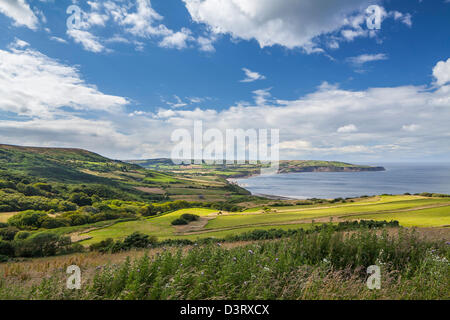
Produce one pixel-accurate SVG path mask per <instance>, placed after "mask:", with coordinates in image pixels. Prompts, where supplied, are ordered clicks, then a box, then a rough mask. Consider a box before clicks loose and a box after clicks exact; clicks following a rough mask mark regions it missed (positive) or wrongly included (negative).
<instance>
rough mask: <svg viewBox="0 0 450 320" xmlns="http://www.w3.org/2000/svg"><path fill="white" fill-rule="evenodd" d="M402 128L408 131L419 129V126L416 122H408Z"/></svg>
mask: <svg viewBox="0 0 450 320" xmlns="http://www.w3.org/2000/svg"><path fill="white" fill-rule="evenodd" d="M402 129H403V130H405V131H409V132H414V131H417V130H419V129H420V126H419V125H417V124H409V125H404V126H402Z"/></svg>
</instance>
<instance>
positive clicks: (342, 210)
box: [84, 196, 450, 244]
mask: <svg viewBox="0 0 450 320" xmlns="http://www.w3.org/2000/svg"><path fill="white" fill-rule="evenodd" d="M267 208H268V209H267ZM427 208H428V209H427ZM184 213H193V214H197V215H199V216H201V219H202V220H203V221H204V224H203V225H200V226H198V227H196V228H193V229H191V230H187V231H183V230H180V229H179V228H178V229H177V227H174V226H171V225H170V223H171V221H173V220H174V219H176V218H179V217H180V216H181V215H182V214H184ZM359 219H364V220H381V221H383V220H386V221H391V220H398V221H399V222H400V224H401V225H404V226H406V227H410V226H420V227H422V226H423V227H443V226H450V198H426V197H422V196H380V197H374V198H365V199H359V200H358V201H355V202H352V203H344V204H342V203H341V204H334V205H330V204H323V205H316V206H309V207H306V208H305V206H301V205H298V206H295V205H294V206H286V207H264V208H261V207H256V208H253V209H249V210H246V211H244V212H237V213H232V212H220V213H219V211H217V210H213V209H203V208H190V209H182V210H177V211H175V212H172V213H169V214H165V215H162V216H160V217H151V218H147V219H143V220H139V221H130V222H123V223H118V224H115V225H113V226H111V227H107V228H104V229H100V230H95V231H91V232H89V233H87V234H86V235H87V236H89V237H92V238H91V239H89V240H87V241H85V242H84V243H85V244H90V243H93V242H98V241H101V240H105V239H106V238H123V237H125V236H126V235H127V234H130V233H131V232H132V231H134V230H137V231H140V232H143V233H145V234H148V235H153V236H157V237H158V238H161V239H168V238H172V239H197V238H207V237H217V238H220V237H223V236H225V235H228V234H237V233H241V232H247V231H251V230H255V229H268V228H287V229H289V228H292V229H295V228H298V227H306V228H307V227H308V226H309V224H311V223H313V222H322V223H326V222H329V221H342V220H359Z"/></svg>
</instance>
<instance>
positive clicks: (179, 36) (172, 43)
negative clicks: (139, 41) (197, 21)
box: [159, 28, 194, 49]
mask: <svg viewBox="0 0 450 320" xmlns="http://www.w3.org/2000/svg"><path fill="white" fill-rule="evenodd" d="M193 39H194V38H193V37H192V36H191V31H190V30H189V29H186V28H183V29H181V31H178V32H175V33H171V34H170V35H167V36H165V37H164V38H163V39H162V40H161V42H160V43H159V46H160V47H163V48H175V49H184V48H186V47H187V41H189V40H193Z"/></svg>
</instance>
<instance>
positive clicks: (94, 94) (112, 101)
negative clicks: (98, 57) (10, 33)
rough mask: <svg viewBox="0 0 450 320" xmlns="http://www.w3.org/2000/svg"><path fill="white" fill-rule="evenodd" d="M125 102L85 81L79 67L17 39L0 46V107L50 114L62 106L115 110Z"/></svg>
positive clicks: (22, 113) (29, 112) (78, 108)
mask: <svg viewBox="0 0 450 320" xmlns="http://www.w3.org/2000/svg"><path fill="white" fill-rule="evenodd" d="M127 103H128V101H127V99H125V98H123V97H117V96H111V95H106V94H103V93H102V92H100V91H99V90H98V89H97V88H96V87H94V86H92V85H89V84H87V83H85V82H84V80H83V79H82V78H81V75H80V74H79V72H78V70H77V69H76V68H74V67H71V66H67V65H64V64H62V63H60V62H58V61H57V60H54V59H51V58H49V57H47V56H46V55H44V54H42V53H40V52H38V51H36V50H33V49H31V48H29V47H28V44H26V43H25V42H23V41H21V40H16V41H15V42H14V43H13V44H12V45H10V49H9V50H0V110H2V111H6V112H12V113H16V114H19V115H27V116H40V117H52V116H53V115H54V112H56V111H58V110H60V109H61V108H63V107H70V108H73V109H77V110H102V111H117V110H119V109H120V108H121V107H123V106H125V105H126V104H127Z"/></svg>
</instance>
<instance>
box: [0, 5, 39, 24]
mask: <svg viewBox="0 0 450 320" xmlns="http://www.w3.org/2000/svg"><path fill="white" fill-rule="evenodd" d="M0 12H1V13H3V14H4V15H6V16H8V17H10V18H11V19H13V20H14V25H16V26H26V27H28V28H30V29H32V30H36V29H37V28H38V25H39V19H38V18H37V16H36V15H35V14H34V12H33V10H31V8H30V5H29V4H28V3H27V2H26V1H25V0H2V1H0Z"/></svg>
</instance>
